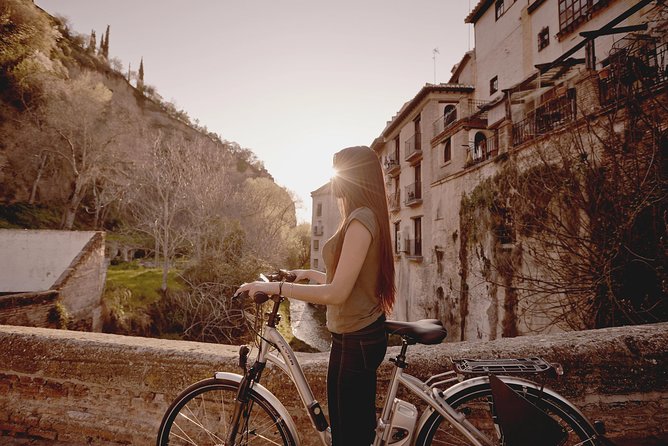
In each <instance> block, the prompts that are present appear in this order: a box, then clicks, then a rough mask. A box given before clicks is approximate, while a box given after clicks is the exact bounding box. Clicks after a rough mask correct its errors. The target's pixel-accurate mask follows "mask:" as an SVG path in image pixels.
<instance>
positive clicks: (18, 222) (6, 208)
mask: <svg viewBox="0 0 668 446" xmlns="http://www.w3.org/2000/svg"><path fill="white" fill-rule="evenodd" d="M61 215H62V211H61V210H59V209H55V208H49V207H47V206H41V205H36V204H35V205H31V204H27V203H15V204H10V205H2V206H0V229H24V228H25V229H57V228H59V227H60V220H61Z"/></svg>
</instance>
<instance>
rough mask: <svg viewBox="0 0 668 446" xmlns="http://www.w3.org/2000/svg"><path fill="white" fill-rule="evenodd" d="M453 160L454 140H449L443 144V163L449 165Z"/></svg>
mask: <svg viewBox="0 0 668 446" xmlns="http://www.w3.org/2000/svg"><path fill="white" fill-rule="evenodd" d="M451 159H452V140H451V139H450V138H448V139H447V140H446V141H445V144H443V162H444V163H447V162H448V161H450V160H451Z"/></svg>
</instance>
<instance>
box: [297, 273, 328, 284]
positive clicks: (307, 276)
mask: <svg viewBox="0 0 668 446" xmlns="http://www.w3.org/2000/svg"><path fill="white" fill-rule="evenodd" d="M290 272H291V273H293V274H295V275H296V276H297V278H296V279H295V282H301V281H302V280H309V281H311V282H315V283H319V284H321V283H325V282H326V281H327V274H325V273H323V272H321V271H317V270H315V269H293V270H292V271H290Z"/></svg>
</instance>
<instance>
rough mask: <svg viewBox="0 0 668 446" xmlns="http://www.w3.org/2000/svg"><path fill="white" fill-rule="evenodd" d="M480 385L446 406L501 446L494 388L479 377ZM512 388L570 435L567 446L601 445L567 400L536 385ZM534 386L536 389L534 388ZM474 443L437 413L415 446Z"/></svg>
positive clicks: (449, 400)
mask: <svg viewBox="0 0 668 446" xmlns="http://www.w3.org/2000/svg"><path fill="white" fill-rule="evenodd" d="M476 379H477V380H479V381H480V383H478V384H475V385H473V386H470V387H466V388H463V389H461V390H460V391H457V392H455V393H454V394H452V395H450V396H447V397H446V401H447V403H448V404H449V405H450V406H452V407H453V408H454V409H456V410H457V411H459V412H463V413H464V414H465V415H466V418H467V420H469V421H470V422H471V423H472V424H474V425H475V427H476V428H477V429H478V430H480V431H481V432H483V433H484V434H485V435H486V436H487V437H488V438H489V439H490V440H491V441H492V442H493V443H494V444H495V445H499V444H500V443H499V438H498V433H497V432H498V431H497V428H496V426H495V424H494V421H493V419H492V415H491V406H490V401H491V397H492V389H491V387H490V385H489V379H488V378H487V377H484V378H476ZM506 384H509V385H510V387H511V388H512V389H513V390H514V391H515V392H517V393H518V394H520V395H522V396H523V397H524V398H527V399H528V400H529V401H531V402H532V403H533V404H534V405H536V406H537V407H539V408H540V409H542V410H543V411H544V412H545V413H547V414H549V415H550V416H551V417H552V418H553V419H555V420H556V421H557V422H558V423H559V424H561V425H562V427H564V428H565V430H566V432H567V433H568V438H567V439H566V441H565V443H563V444H564V446H575V445H582V446H594V445H598V444H599V443H598V441H597V433H596V431H595V429H594V427H593V426H592V425H591V423H590V422H589V421H587V419H586V418H585V417H584V416H583V415H582V414H581V413H580V412H579V411H578V410H577V409H576V408H574V407H573V406H572V405H571V404H570V403H569V402H568V401H566V400H565V399H563V397H560V396H559V395H556V394H554V393H542V394H541V391H540V389H539V388H538V387H537V385H536V384H533V383H531V382H529V381H526V382H525V383H508V382H506ZM532 385H533V386H532ZM470 444H471V443H470V442H469V441H468V440H466V439H465V437H464V436H463V435H462V434H461V433H459V431H457V430H456V429H455V428H453V427H452V426H450V425H449V423H448V422H447V421H445V420H444V418H443V417H442V416H441V414H439V413H438V412H436V411H434V412H433V413H432V414H431V415H430V416H429V417H428V418H427V420H426V422H425V423H424V424H423V426H422V428H421V429H420V432H419V433H418V436H417V439H416V442H415V445H416V446H429V445H449V446H450V445H452V446H454V445H470Z"/></svg>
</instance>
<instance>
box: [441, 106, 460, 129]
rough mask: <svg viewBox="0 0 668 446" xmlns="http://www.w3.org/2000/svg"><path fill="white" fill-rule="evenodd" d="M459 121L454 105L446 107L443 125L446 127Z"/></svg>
mask: <svg viewBox="0 0 668 446" xmlns="http://www.w3.org/2000/svg"><path fill="white" fill-rule="evenodd" d="M456 120H457V107H455V106H454V105H452V104H451V105H446V106H445V109H444V110H443V124H444V126H445V127H447V126H448V124H450V123H452V122H455V121H456Z"/></svg>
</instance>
